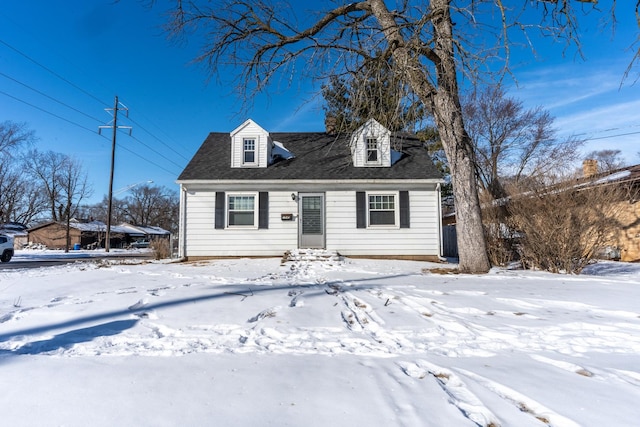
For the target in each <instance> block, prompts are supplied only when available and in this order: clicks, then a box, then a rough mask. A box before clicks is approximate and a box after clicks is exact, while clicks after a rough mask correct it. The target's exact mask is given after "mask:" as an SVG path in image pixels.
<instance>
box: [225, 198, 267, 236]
mask: <svg viewBox="0 0 640 427" xmlns="http://www.w3.org/2000/svg"><path fill="white" fill-rule="evenodd" d="M237 196H253V225H230V224H229V217H230V215H229V198H230V197H237ZM259 202H260V200H259V197H258V193H257V192H246V191H238V192H228V193H227V194H226V199H225V206H224V209H225V219H226V224H225V229H228V230H257V229H258V214H259V212H258V211H259V208H260V207H259V206H258V203H259Z"/></svg>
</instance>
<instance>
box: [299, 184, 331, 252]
mask: <svg viewBox="0 0 640 427" xmlns="http://www.w3.org/2000/svg"><path fill="white" fill-rule="evenodd" d="M298 203H299V225H298V232H299V235H300V237H299V246H300V248H313V249H324V247H325V246H324V244H325V243H324V242H325V233H324V194H323V193H300V194H298Z"/></svg>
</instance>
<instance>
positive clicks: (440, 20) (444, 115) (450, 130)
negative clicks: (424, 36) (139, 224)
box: [370, 0, 491, 273]
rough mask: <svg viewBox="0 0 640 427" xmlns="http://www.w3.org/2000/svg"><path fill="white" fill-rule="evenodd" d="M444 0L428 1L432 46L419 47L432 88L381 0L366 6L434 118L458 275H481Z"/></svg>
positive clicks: (478, 224) (474, 196)
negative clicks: (452, 210)
mask: <svg viewBox="0 0 640 427" xmlns="http://www.w3.org/2000/svg"><path fill="white" fill-rule="evenodd" d="M449 2H450V0H432V1H431V15H432V16H433V17H432V19H431V21H432V23H433V28H434V40H435V44H434V47H433V49H432V50H431V49H428V48H423V51H424V53H425V56H426V57H427V58H428V59H429V60H430V61H431V62H432V63H433V64H434V65H435V69H436V77H437V82H436V85H437V86H436V87H434V86H433V85H432V84H431V83H430V82H429V79H428V73H427V70H426V68H425V66H424V65H423V64H421V63H420V61H419V60H418V59H417V57H416V55H414V54H412V53H411V52H412V49H415V46H407V44H406V41H405V40H404V38H403V37H402V34H401V33H400V30H399V28H398V25H397V24H396V22H395V20H394V18H393V16H392V14H391V13H390V12H389V11H388V9H387V8H386V6H385V4H384V1H383V0H371V2H370V4H371V10H372V12H373V14H374V15H375V16H376V18H377V19H378V20H379V21H380V23H381V24H382V27H383V28H384V30H383V31H384V34H385V37H386V38H387V40H388V41H389V44H390V45H392V46H393V45H395V46H398V48H396V49H395V50H394V51H393V56H394V58H395V59H396V63H397V64H398V66H399V67H400V70H402V72H404V73H406V76H407V79H408V81H409V84H410V85H411V87H412V88H413V90H414V91H415V93H416V94H417V95H418V97H420V99H421V101H422V102H423V103H424V105H425V106H426V107H427V108H428V109H429V110H430V111H431V113H432V114H433V116H434V118H435V121H436V127H437V128H438V133H439V135H440V139H441V141H442V146H443V147H444V151H445V154H446V155H447V160H448V161H449V168H450V169H451V180H452V184H453V196H454V200H455V205H456V231H457V236H458V253H459V255H460V265H459V269H460V271H461V272H463V273H486V272H487V271H489V269H490V268H491V263H490V262H489V257H488V255H487V245H486V241H485V237H484V231H483V228H482V218H481V212H480V201H479V199H478V187H477V182H476V175H475V167H474V163H473V145H472V141H471V138H470V137H469V135H468V134H467V132H466V130H465V128H464V122H463V119H462V106H461V104H460V96H459V89H458V80H457V73H456V63H455V52H454V48H453V24H452V22H451V13H450V10H449Z"/></svg>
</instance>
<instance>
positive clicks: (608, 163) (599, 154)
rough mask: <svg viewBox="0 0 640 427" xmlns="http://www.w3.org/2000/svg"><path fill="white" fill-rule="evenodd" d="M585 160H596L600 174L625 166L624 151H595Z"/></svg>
mask: <svg viewBox="0 0 640 427" xmlns="http://www.w3.org/2000/svg"><path fill="white" fill-rule="evenodd" d="M584 159H585V160H596V161H597V162H598V163H597V165H598V169H597V171H598V172H611V171H613V170H616V169H620V168H622V167H624V166H625V162H624V159H623V158H622V151H620V150H614V149H605V150H595V151H592V152H590V153H589V154H587V155H586V156H585V158H584Z"/></svg>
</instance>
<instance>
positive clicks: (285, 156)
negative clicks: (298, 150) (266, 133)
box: [269, 141, 295, 164]
mask: <svg viewBox="0 0 640 427" xmlns="http://www.w3.org/2000/svg"><path fill="white" fill-rule="evenodd" d="M294 157H295V156H294V155H293V153H292V152H291V151H289V150H287V149H286V148H284V144H282V142H279V141H273V147H272V148H271V159H269V164H272V163H274V162H275V161H276V160H278V159H281V160H289V159H292V158H294Z"/></svg>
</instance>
